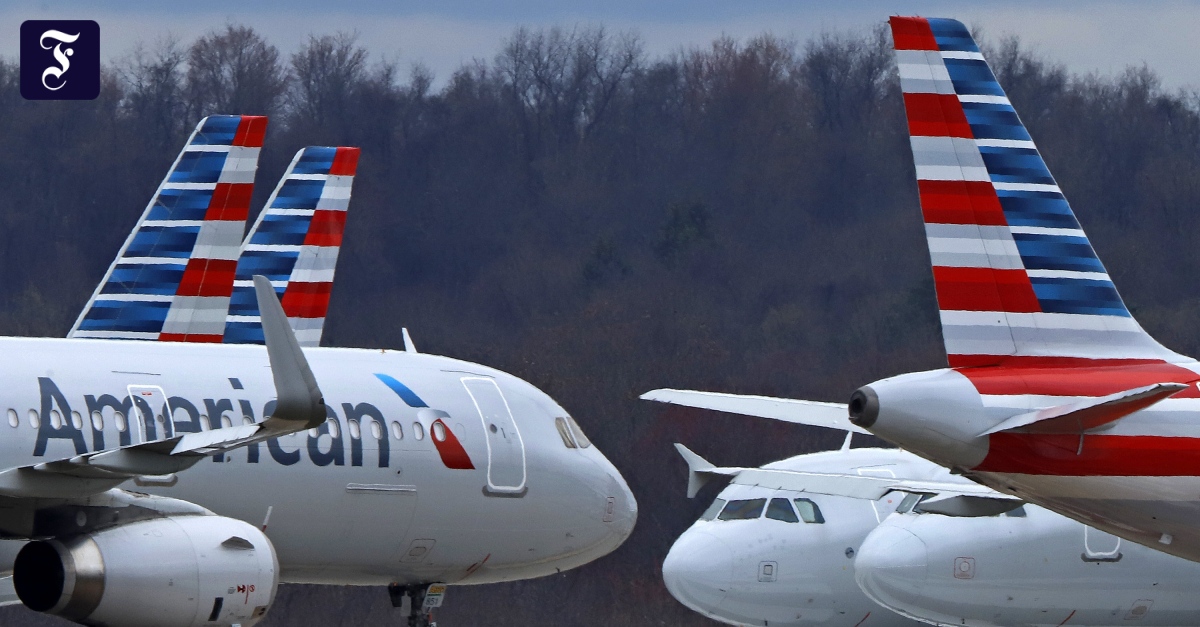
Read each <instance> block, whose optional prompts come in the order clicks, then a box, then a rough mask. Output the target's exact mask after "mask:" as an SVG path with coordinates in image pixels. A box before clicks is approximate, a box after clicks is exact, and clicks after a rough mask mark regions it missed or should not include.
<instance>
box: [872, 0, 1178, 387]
mask: <svg viewBox="0 0 1200 627" xmlns="http://www.w3.org/2000/svg"><path fill="white" fill-rule="evenodd" d="M891 26H892V34H893V37H894V40H895V46H896V60H897V64H898V67H899V71H900V83H901V88H902V90H903V92H904V104H905V110H906V112H907V114H908V123H909V132H910V135H911V142H912V151H913V160H914V162H915V164H916V174H917V179H918V188H919V192H920V196H921V208H922V211H923V213H924V216H925V223H926V235H927V239H928V243H929V253H930V257H931V260H932V262H933V266H934V268H933V272H934V280H935V283H936V287H937V295H938V304H939V308H940V309H941V317H942V330H943V339H944V340H945V343H946V352H947V354H948V356H949V360H950V365H951V366H978V365H992V364H997V363H1000V362H1001V361H1003V360H1004V359H1006V358H1008V357H1010V356H1038V357H1078V358H1093V359H1094V358H1106V359H1107V358H1143V359H1144V358H1151V359H1164V360H1170V361H1179V360H1186V358H1184V357H1181V356H1179V355H1177V354H1175V353H1173V352H1171V351H1169V350H1167V349H1166V348H1163V347H1162V346H1161V345H1160V344H1158V342H1156V341H1155V340H1154V339H1153V338H1151V337H1150V336H1149V335H1147V334H1146V333H1145V332H1144V331H1143V330H1142V328H1141V327H1140V326H1139V325H1138V323H1137V322H1136V321H1135V320H1134V319H1133V317H1132V316H1131V315H1130V313H1129V310H1128V309H1127V308H1126V307H1125V305H1124V303H1123V302H1122V301H1121V297H1120V295H1119V294H1118V293H1117V290H1116V288H1115V287H1114V285H1113V283H1112V280H1111V279H1110V278H1109V276H1108V272H1107V271H1105V269H1104V266H1103V265H1102V264H1101V263H1100V260H1099V258H1098V257H1097V256H1096V253H1095V252H1094V251H1093V250H1092V246H1091V244H1090V243H1089V242H1088V239H1087V236H1086V235H1084V233H1083V230H1082V229H1081V228H1080V226H1079V223H1078V222H1077V221H1076V219H1075V215H1074V213H1072V211H1071V208H1070V206H1069V205H1068V204H1067V201H1066V199H1065V198H1064V197H1063V194H1062V191H1061V190H1060V189H1059V187H1058V184H1057V183H1056V182H1055V180H1054V177H1053V176H1051V175H1050V171H1049V169H1048V168H1047V167H1046V164H1045V162H1044V161H1043V160H1042V158H1041V155H1040V154H1039V153H1038V151H1037V148H1036V147H1035V146H1034V143H1033V140H1032V139H1031V138H1030V136H1029V133H1028V132H1027V131H1026V129H1025V127H1024V125H1023V124H1022V123H1021V121H1020V119H1019V118H1018V117H1017V113H1016V111H1015V110H1014V109H1013V107H1012V104H1011V103H1010V102H1009V100H1008V98H1007V96H1005V94H1004V90H1003V89H1001V88H1000V84H999V83H998V82H997V81H996V78H995V76H994V75H993V74H992V71H991V69H990V68H989V67H988V65H987V62H986V61H984V59H983V55H982V54H980V52H979V48H978V47H977V46H976V45H975V41H974V40H973V39H972V37H971V35H970V33H969V32H968V31H967V29H966V27H964V26H963V25H962V23H960V22H957V21H955V20H949V19H925V18H914V17H893V18H892V19H891Z"/></svg>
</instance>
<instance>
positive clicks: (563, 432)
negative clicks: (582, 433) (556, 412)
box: [554, 418, 575, 448]
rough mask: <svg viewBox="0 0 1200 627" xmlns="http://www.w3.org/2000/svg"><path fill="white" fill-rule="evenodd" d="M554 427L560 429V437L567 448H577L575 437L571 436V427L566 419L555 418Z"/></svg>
mask: <svg viewBox="0 0 1200 627" xmlns="http://www.w3.org/2000/svg"><path fill="white" fill-rule="evenodd" d="M554 428H556V429H558V437H560V438H562V441H563V444H564V445H565V446H566V447H567V448H575V438H573V437H571V428H570V427H568V426H567V421H566V420H563V419H562V418H555V419H554Z"/></svg>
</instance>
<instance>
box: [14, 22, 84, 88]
mask: <svg viewBox="0 0 1200 627" xmlns="http://www.w3.org/2000/svg"><path fill="white" fill-rule="evenodd" d="M99 95H100V25H99V24H97V23H96V22H94V21H92V20H28V21H26V22H24V23H22V24H21V96H23V97H24V98H25V99H26V100H95V99H96V97H97V96H99Z"/></svg>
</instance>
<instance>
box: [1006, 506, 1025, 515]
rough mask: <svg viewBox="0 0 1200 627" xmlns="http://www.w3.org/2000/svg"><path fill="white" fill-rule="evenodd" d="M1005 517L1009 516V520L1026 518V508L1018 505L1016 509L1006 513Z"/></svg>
mask: <svg viewBox="0 0 1200 627" xmlns="http://www.w3.org/2000/svg"><path fill="white" fill-rule="evenodd" d="M1004 515H1005V516H1008V517H1009V518H1025V506H1024V505H1018V506H1017V508H1016V509H1010V510H1008V511H1007V512H1004Z"/></svg>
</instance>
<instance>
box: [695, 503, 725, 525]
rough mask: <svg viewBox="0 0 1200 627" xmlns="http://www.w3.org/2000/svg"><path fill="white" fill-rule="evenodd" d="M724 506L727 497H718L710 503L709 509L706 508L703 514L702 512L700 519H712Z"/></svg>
mask: <svg viewBox="0 0 1200 627" xmlns="http://www.w3.org/2000/svg"><path fill="white" fill-rule="evenodd" d="M724 507H725V499H717V500H715V501H713V502H712V505H709V506H708V509H706V510H704V513H703V514H700V520H712V519H714V518H716V517H717V513H718V512H720V511H721V509H722V508H724Z"/></svg>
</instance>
